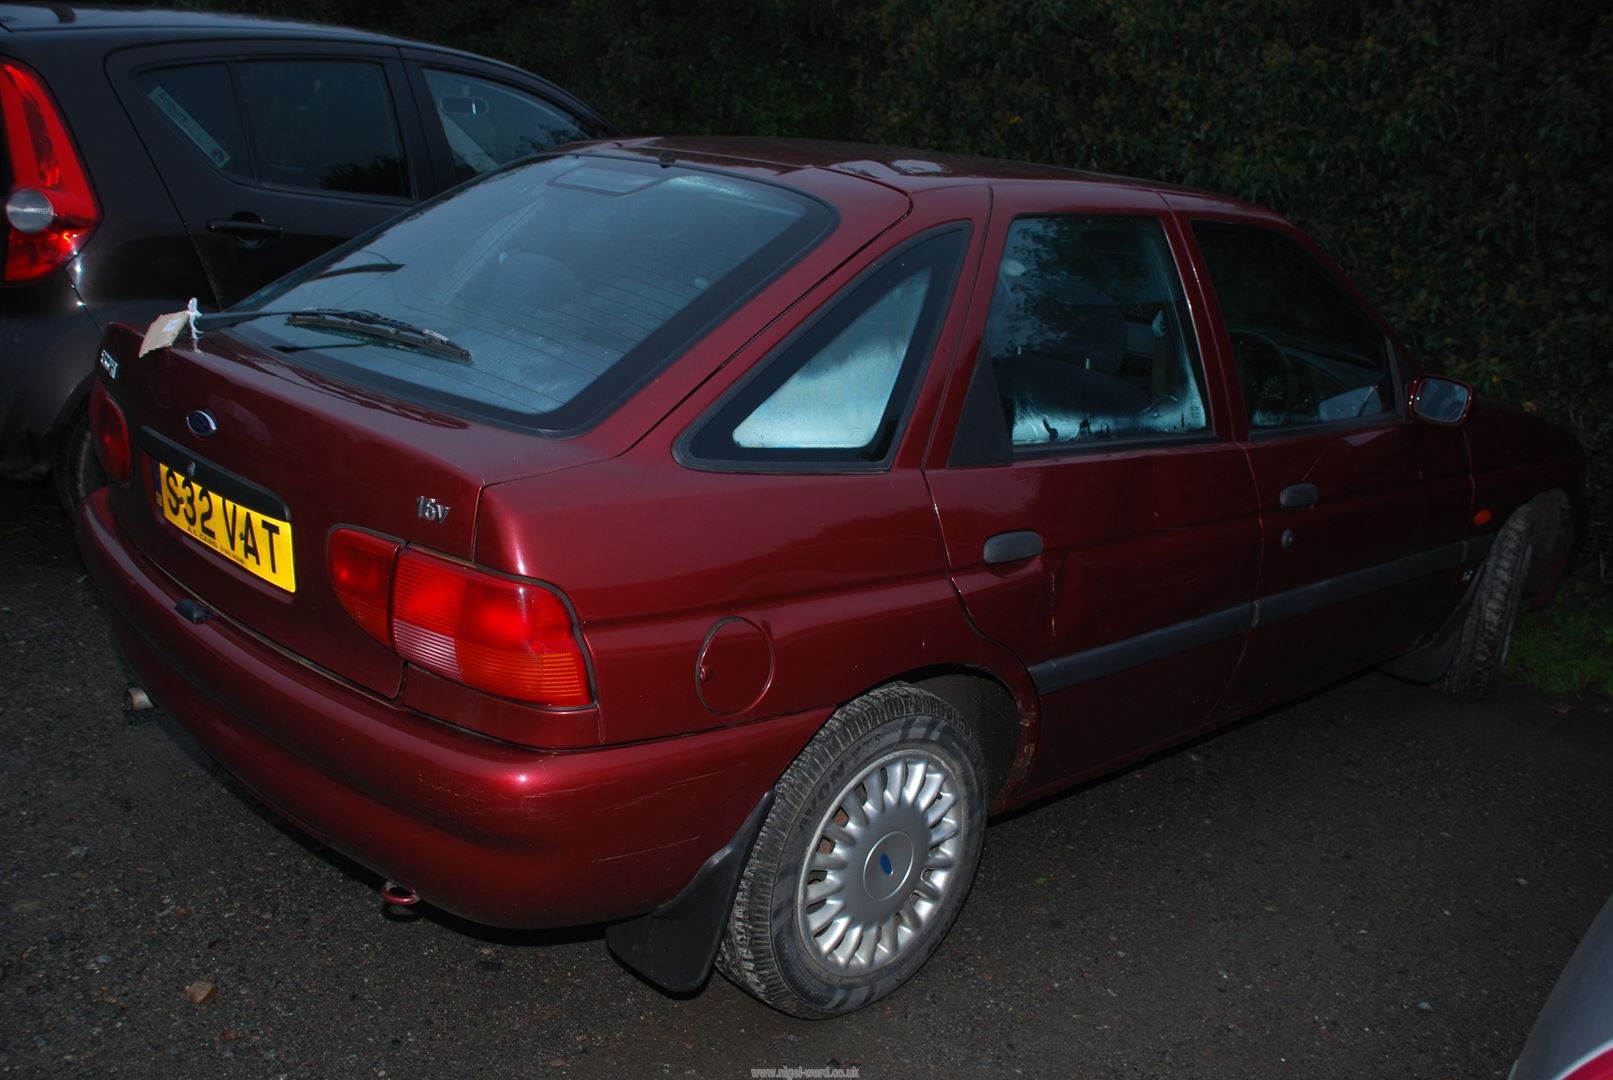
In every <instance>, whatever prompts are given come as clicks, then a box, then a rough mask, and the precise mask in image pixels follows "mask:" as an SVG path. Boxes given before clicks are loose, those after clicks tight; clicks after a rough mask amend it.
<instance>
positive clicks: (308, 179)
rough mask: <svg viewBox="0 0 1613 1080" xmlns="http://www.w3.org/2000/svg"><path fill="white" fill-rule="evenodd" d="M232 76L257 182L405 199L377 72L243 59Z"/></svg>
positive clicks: (399, 150) (361, 66)
mask: <svg viewBox="0 0 1613 1080" xmlns="http://www.w3.org/2000/svg"><path fill="white" fill-rule="evenodd" d="M235 71H236V78H237V80H238V82H239V84H240V89H241V102H242V107H243V109H244V110H245V112H246V120H247V126H248V129H249V130H250V131H251V132H252V147H253V150H254V153H255V156H256V158H257V165H258V170H257V171H258V179H259V180H261V181H262V182H264V183H267V184H276V185H280V186H283V187H294V188H311V189H314V190H318V191H340V192H346V193H349V194H353V195H380V196H386V197H388V198H399V199H406V198H409V197H410V196H411V191H410V185H409V175H408V172H407V170H406V169H405V167H404V159H403V145H402V141H401V139H400V138H399V135H398V119H397V116H396V114H395V113H394V112H393V109H392V93H391V91H390V90H389V89H388V88H387V81H386V71H385V70H384V69H383V68H382V67H381V65H379V64H374V63H368V62H365V61H353V60H322V59H320V60H249V61H243V62H241V63H238V64H237V65H236V66H235Z"/></svg>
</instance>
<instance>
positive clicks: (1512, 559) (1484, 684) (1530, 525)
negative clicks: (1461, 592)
mask: <svg viewBox="0 0 1613 1080" xmlns="http://www.w3.org/2000/svg"><path fill="white" fill-rule="evenodd" d="M1534 524H1535V512H1534V508H1533V507H1530V506H1524V507H1521V508H1519V509H1518V510H1517V511H1515V512H1514V513H1513V515H1512V516H1511V517H1510V518H1508V519H1507V523H1506V524H1505V525H1504V526H1502V528H1501V531H1500V532H1499V533H1497V534H1496V537H1495V543H1493V544H1492V545H1491V546H1490V553H1489V554H1488V555H1487V556H1485V559H1484V565H1483V566H1481V567H1480V568H1479V578H1478V581H1477V582H1475V583H1474V585H1473V590H1474V591H1473V603H1472V606H1471V607H1469V608H1468V610H1467V617H1466V618H1465V619H1464V620H1463V622H1462V631H1461V635H1460V637H1458V639H1457V643H1456V652H1455V654H1454V655H1453V656H1452V657H1451V664H1450V667H1448V668H1446V669H1445V674H1443V675H1441V676H1440V677H1439V679H1438V681H1437V682H1435V683H1434V686H1435V687H1436V688H1437V689H1440V690H1443V691H1445V692H1446V693H1448V694H1461V695H1463V696H1466V697H1475V698H1480V697H1488V696H1489V695H1490V694H1492V693H1494V692H1495V689H1496V686H1497V684H1498V683H1499V682H1500V679H1501V669H1502V667H1503V666H1504V665H1505V664H1506V660H1507V650H1508V648H1509V647H1510V646H1511V644H1512V627H1513V625H1514V623H1516V621H1517V618H1518V600H1519V597H1521V596H1522V595H1523V583H1524V579H1525V578H1526V577H1527V576H1528V574H1529V559H1530V555H1531V554H1532V550H1533V548H1532V543H1531V541H1532V539H1533V536H1534Z"/></svg>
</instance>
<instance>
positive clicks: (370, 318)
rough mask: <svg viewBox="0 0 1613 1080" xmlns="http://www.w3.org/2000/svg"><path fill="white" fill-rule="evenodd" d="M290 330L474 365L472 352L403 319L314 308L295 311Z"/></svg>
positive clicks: (290, 320) (292, 314) (359, 312)
mask: <svg viewBox="0 0 1613 1080" xmlns="http://www.w3.org/2000/svg"><path fill="white" fill-rule="evenodd" d="M286 322H287V324H288V325H291V326H306V327H310V328H311V329H315V330H334V331H336V332H337V333H343V334H360V335H362V336H364V337H367V338H375V339H377V340H380V341H385V342H389V343H391V344H394V345H400V346H402V347H404V348H406V349H418V350H419V351H421V352H425V353H431V354H432V355H433V356H442V357H446V358H447V359H449V360H457V361H458V362H460V363H461V364H468V363H470V362H471V356H470V350H469V349H467V348H465V347H464V346H463V345H460V344H459V343H457V342H455V341H453V340H452V339H451V338H449V337H447V336H446V335H444V334H439V333H437V331H435V330H428V329H426V328H425V327H423V326H416V325H415V324H414V323H409V322H404V321H403V320H401V319H389V318H387V317H386V316H385V315H377V314H376V313H375V312H373V311H347V310H343V309H340V308H314V309H312V310H309V311H294V312H291V313H290V314H288V315H287V316H286Z"/></svg>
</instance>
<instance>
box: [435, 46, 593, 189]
mask: <svg viewBox="0 0 1613 1080" xmlns="http://www.w3.org/2000/svg"><path fill="white" fill-rule="evenodd" d="M425 76H426V87H427V88H428V89H429V90H430V92H431V100H432V102H433V104H435V105H436V107H437V119H438V120H439V121H441V123H442V131H443V135H444V136H446V137H447V139H448V149H449V150H450V151H451V152H452V153H453V155H454V179H455V180H469V179H470V178H471V177H473V176H478V175H480V174H482V173H484V172H487V171H488V170H490V169H495V168H497V167H498V166H500V165H503V164H505V163H507V162H511V161H514V160H515V159H516V158H522V157H526V156H528V155H530V154H536V153H540V152H541V151H544V150H547V149H549V147H551V146H558V145H559V144H561V143H566V142H573V141H575V140H577V139H586V138H588V137H589V132H588V131H587V130H585V129H584V128H583V126H582V125H581V124H579V123H578V122H577V119H576V117H574V116H572V115H570V114H569V113H566V112H563V111H561V110H560V109H558V108H556V107H555V106H553V105H550V104H548V103H547V102H544V101H541V100H539V99H538V98H536V97H533V96H532V95H531V94H525V93H522V92H521V91H519V90H515V89H513V88H511V87H508V86H504V85H501V84H500V83H496V82H490V81H488V80H487V79H479V78H477V77H475V76H474V75H463V74H460V73H459V72H454V71H440V70H436V69H432V68H427V69H425Z"/></svg>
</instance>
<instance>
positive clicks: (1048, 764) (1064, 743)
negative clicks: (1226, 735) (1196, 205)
mask: <svg viewBox="0 0 1613 1080" xmlns="http://www.w3.org/2000/svg"><path fill="white" fill-rule="evenodd" d="M1183 253H1184V249H1183V247H1182V241H1181V237H1180V236H1179V234H1178V233H1177V232H1176V226H1175V222H1174V220H1173V219H1172V218H1171V217H1170V215H1169V214H1168V213H1167V212H1166V210H1165V206H1164V204H1163V202H1162V201H1161V200H1160V198H1159V197H1158V196H1157V195H1156V194H1154V193H1152V192H1146V191H1131V190H1128V189H1123V188H1117V187H1114V186H1111V185H1090V186H1088V185H1079V186H1078V185H1071V184H1059V185H1056V186H1047V187H1040V186H1038V187H1013V188H1005V189H999V194H998V198H997V200H996V202H995V204H994V207H993V220H992V225H991V231H990V237H989V239H988V242H987V249H986V253H985V262H984V263H983V265H982V272H981V274H980V275H979V279H978V280H979V285H978V286H977V288H976V293H975V296H974V299H973V301H972V308H971V313H970V318H969V322H968V324H967V326H966V329H965V334H964V338H963V348H962V352H961V355H962V356H964V357H965V358H969V359H972V366H971V365H970V364H968V363H966V364H965V366H964V369H963V370H962V371H961V372H960V373H959V374H960V376H962V377H963V378H965V379H966V380H967V381H966V382H958V383H957V384H956V385H955V388H954V390H953V391H952V393H951V395H950V396H949V410H948V411H947V412H944V413H943V416H942V420H941V428H940V432H939V433H940V435H941V436H942V437H941V438H938V439H937V440H936V449H935V450H934V451H932V457H931V460H930V463H929V464H930V467H929V469H928V470H927V473H926V477H927V479H928V481H929V484H930V489H931V491H932V493H933V496H934V501H935V507H936V512H937V515H938V517H939V521H940V526H941V531H942V534H943V537H944V541H945V544H946V550H947V557H948V560H949V562H950V565H951V568H952V574H953V580H954V582H955V584H956V587H957V589H958V591H959V593H960V595H961V596H962V598H963V602H964V605H965V607H966V608H967V610H968V613H969V615H970V617H971V619H972V620H973V622H974V624H975V626H976V627H977V628H978V629H979V630H980V631H981V632H982V633H984V634H985V635H986V636H988V637H990V638H992V639H994V640H996V641H998V642H1000V643H1001V644H1003V645H1005V646H1007V647H1008V648H1009V649H1011V650H1012V651H1014V652H1015V653H1016V654H1017V655H1018V656H1019V658H1020V659H1021V660H1022V661H1023V662H1024V663H1025V664H1026V666H1027V667H1028V668H1029V670H1030V672H1031V675H1032V677H1033V678H1034V680H1035V683H1036V687H1037V690H1038V691H1039V695H1040V700H1041V704H1042V719H1041V725H1042V726H1041V731H1040V733H1039V734H1038V735H1037V738H1036V753H1035V758H1034V761H1033V763H1032V766H1031V774H1030V776H1029V779H1028V790H1035V789H1039V788H1048V787H1052V786H1056V785H1058V784H1059V783H1062V782H1066V781H1067V780H1068V779H1070V778H1071V777H1073V776H1076V775H1079V774H1082V773H1087V772H1091V771H1094V770H1096V769H1099V768H1102V767H1103V766H1105V765H1107V764H1109V763H1112V762H1115V761H1118V760H1120V759H1122V758H1125V757H1128V756H1132V755H1135V754H1138V753H1140V752H1143V751H1145V750H1147V749H1148V748H1150V747H1153V746H1157V745H1160V744H1162V743H1165V742H1169V741H1171V740H1173V739H1176V738H1179V737H1181V736H1182V735H1183V733H1185V732H1186V731H1188V730H1190V729H1192V728H1193V727H1195V726H1196V725H1198V724H1201V723H1203V722H1204V721H1205V719H1206V718H1207V717H1208V716H1209V715H1210V713H1211V711H1212V709H1213V707H1214V706H1215V704H1216V702H1217V701H1218V700H1219V699H1220V696H1221V693H1222V691H1223V689H1224V688H1225V687H1226V685H1227V683H1228V680H1229V679H1230V678H1231V676H1232V672H1233V669H1234V668H1235V666H1236V664H1237V661H1238V656H1239V653H1240V651H1241V649H1242V647H1243V641H1244V636H1245V633H1246V631H1247V629H1248V626H1249V622H1250V618H1251V605H1250V602H1251V600H1252V598H1253V593H1254V584H1255V575H1256V558H1257V548H1258V541H1259V527H1258V522H1257V520H1256V517H1255V512H1254V508H1255V493H1254V487H1253V484H1252V482H1251V479H1250V474H1249V467H1248V463H1247V461H1246V458H1245V456H1244V453H1243V451H1242V450H1241V449H1240V448H1239V447H1237V446H1236V445H1234V444H1233V443H1232V441H1231V439H1230V435H1231V428H1230V426H1228V421H1227V415H1228V411H1227V409H1226V402H1225V387H1224V384H1223V383H1222V382H1221V380H1219V379H1216V378H1212V377H1210V373H1208V372H1206V370H1205V365H1204V363H1203V356H1202V352H1201V348H1200V345H1199V342H1200V341H1201V340H1202V339H1203V336H1204V335H1205V334H1206V332H1207V329H1206V328H1207V324H1206V323H1204V322H1203V321H1202V319H1201V318H1200V317H1199V315H1198V312H1197V308H1198V307H1199V306H1200V305H1199V304H1198V302H1197V299H1196V294H1194V293H1191V292H1190V291H1189V287H1190V286H1189V285H1185V284H1184V281H1183V276H1182V275H1181V273H1180V272H1179V266H1181V265H1184V264H1185V259H1184V257H1183ZM1189 282H1191V279H1189ZM965 385H966V386H967V391H963V390H962V389H961V388H962V387H963V386H965ZM953 424H955V425H956V427H955V429H953V428H952V427H951V425H953ZM948 431H952V435H951V438H950V439H948V438H947V433H948Z"/></svg>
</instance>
